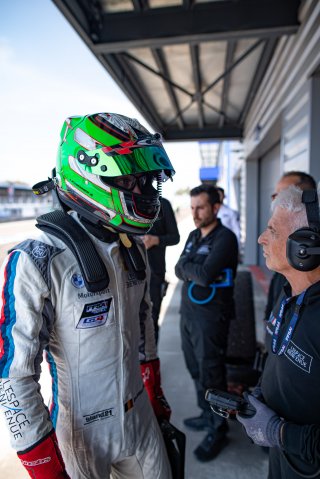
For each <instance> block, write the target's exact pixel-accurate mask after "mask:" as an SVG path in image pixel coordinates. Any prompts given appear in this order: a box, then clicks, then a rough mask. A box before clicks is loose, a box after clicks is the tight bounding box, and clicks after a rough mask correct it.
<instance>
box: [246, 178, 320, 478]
mask: <svg viewBox="0 0 320 479" xmlns="http://www.w3.org/2000/svg"><path fill="white" fill-rule="evenodd" d="M318 202H319V198H318V194H317V192H316V190H308V191H302V190H301V189H300V188H298V187H296V186H290V187H288V188H286V189H284V190H282V191H281V192H279V194H278V195H277V197H276V198H275V199H274V201H273V203H272V216H271V218H270V220H269V223H268V226H267V229H266V230H265V231H264V232H263V233H262V234H261V236H260V237H259V239H258V242H259V243H260V244H261V245H262V247H263V253H264V256H265V258H266V265H267V267H268V268H269V269H271V270H273V271H277V272H279V273H281V274H283V275H284V276H285V278H286V279H287V281H288V283H287V284H286V285H285V286H284V289H283V294H282V295H280V297H279V299H278V301H277V303H276V304H275V306H274V308H273V313H272V315H271V317H270V319H269V320H268V322H267V348H268V357H267V360H266V364H265V368H264V371H263V373H262V377H261V380H260V383H259V385H258V386H257V387H256V388H255V389H254V391H253V393H252V395H247V399H248V400H249V401H250V403H251V404H252V405H253V406H254V407H255V409H256V413H255V414H254V415H253V416H252V417H251V418H244V417H242V416H241V415H239V414H238V415H237V418H238V420H239V421H240V422H241V423H242V424H243V426H244V427H245V429H246V432H247V434H248V435H249V437H250V438H251V439H252V440H253V442H255V443H256V444H258V445H260V446H266V447H269V448H270V451H269V476H268V478H269V479H299V478H301V477H309V478H315V477H317V478H319V477H320V412H319V404H320V381H319V375H320V321H319V310H320V233H319V231H320V219H319V206H318V205H319V203H318ZM308 248H317V250H316V251H315V250H314V251H310V250H308Z"/></svg>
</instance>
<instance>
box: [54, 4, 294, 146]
mask: <svg viewBox="0 0 320 479" xmlns="http://www.w3.org/2000/svg"><path fill="white" fill-rule="evenodd" d="M53 2H54V3H55V5H56V6H57V7H58V8H59V10H60V11H61V12H62V13H63V15H64V16H65V17H66V19H67V20H68V21H69V22H70V24H71V25H72V26H73V27H74V28H75V30H76V31H77V32H78V34H79V35H80V36H81V38H82V39H83V41H84V42H85V43H86V45H87V46H88V47H89V48H90V50H91V51H92V52H93V54H94V55H95V56H96V58H97V59H98V60H99V61H100V62H101V63H102V65H103V66H104V67H105V69H106V70H107V71H108V72H109V74H110V75H111V76H112V78H113V79H114V80H115V81H116V83H117V84H118V85H119V87H120V88H121V89H122V91H123V92H124V93H125V94H126V95H127V96H128V98H129V99H130V100H131V101H132V103H133V104H134V105H135V107H136V108H137V109H138V110H139V111H140V113H141V114H142V115H143V116H144V118H145V119H146V121H148V123H149V124H150V125H151V126H152V127H153V128H154V130H155V131H158V132H160V133H161V134H162V135H163V138H164V139H165V140H201V139H213V138H215V139H239V138H241V137H242V134H243V126H244V122H245V119H246V116H247V113H248V111H249V109H250V106H251V104H252V102H253V100H254V98H255V95H256V93H257V90H258V87H259V84H260V82H261V80H262V78H263V76H264V73H265V71H266V69H267V67H268V65H269V63H270V61H271V59H272V56H273V53H274V51H275V48H276V45H277V42H278V40H279V38H280V37H282V36H284V35H292V34H294V33H296V32H297V29H298V27H299V21H298V10H299V6H300V3H301V0H53Z"/></svg>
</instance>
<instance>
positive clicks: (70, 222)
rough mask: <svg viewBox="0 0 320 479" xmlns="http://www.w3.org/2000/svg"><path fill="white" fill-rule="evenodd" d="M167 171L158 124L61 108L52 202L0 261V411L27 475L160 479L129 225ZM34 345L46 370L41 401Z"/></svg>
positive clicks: (142, 222)
mask: <svg viewBox="0 0 320 479" xmlns="http://www.w3.org/2000/svg"><path fill="white" fill-rule="evenodd" d="M173 174H174V170H173V168H172V165H171V163H170V160H169V158H168V156H167V154H166V152H165V150H164V148H163V146H162V143H161V139H160V135H159V134H157V133H156V134H151V133H150V132H149V131H148V130H146V129H145V128H144V127H143V126H142V125H141V124H140V123H139V122H138V121H137V120H135V119H131V118H127V117H125V116H122V115H119V114H113V113H98V114H92V115H86V116H83V117H80V116H77V117H70V118H68V119H67V120H66V121H65V122H64V124H63V127H62V130H61V140H60V146H59V151H58V157H57V164H56V169H54V170H53V175H52V178H49V179H48V181H42V182H40V183H38V184H37V185H35V186H34V187H33V190H34V192H35V193H36V194H43V193H47V192H50V191H52V193H53V196H54V198H55V202H54V204H55V209H54V210H53V211H51V212H50V213H47V214H45V215H42V216H39V217H38V218H37V227H38V228H39V229H40V235H39V236H35V238H33V239H26V240H25V241H23V242H22V243H20V244H19V245H17V246H16V247H14V248H13V249H12V250H11V251H10V252H9V254H8V256H7V257H6V259H5V261H4V264H3V265H2V269H1V276H0V287H1V291H2V294H1V300H0V303H1V308H0V309H1V317H0V377H1V380H0V409H1V410H2V412H3V414H4V418H5V422H6V424H7V426H8V429H9V431H10V438H11V444H12V447H13V448H14V449H15V450H16V451H17V454H18V457H19V458H20V460H21V462H22V464H23V466H24V467H25V468H26V469H27V471H28V473H29V475H30V477H32V478H35V479H61V478H72V479H106V478H109V477H112V478H113V479H118V478H131V479H143V478H144V479H170V478H171V476H172V475H171V469H170V464H169V460H168V456H167V452H166V449H165V445H164V441H163V438H162V435H161V431H160V427H159V423H160V422H161V421H162V420H163V419H167V420H168V419H169V417H170V413H171V411H170V407H169V405H168V403H167V402H166V400H165V397H164V395H163V392H162V389H161V384H160V367H159V359H158V358H157V353H156V346H155V335H154V327H153V322H152V317H151V307H150V299H149V293H148V287H147V282H148V274H149V273H148V271H149V270H148V266H147V258H146V251H145V249H144V246H143V243H142V241H140V239H139V236H137V235H144V234H146V233H147V232H148V230H149V229H150V228H151V226H152V225H153V223H154V221H156V218H157V215H158V212H159V208H160V199H159V198H160V192H161V186H162V182H163V181H165V180H166V179H168V178H170V179H171V178H172V175H173ZM43 353H44V356H45V357H46V359H47V361H48V363H49V369H50V373H51V376H52V397H51V400H50V404H49V406H48V407H47V406H46V405H45V404H44V401H43V398H42V395H41V389H40V385H39V382H38V381H39V378H40V374H41V363H42V359H43Z"/></svg>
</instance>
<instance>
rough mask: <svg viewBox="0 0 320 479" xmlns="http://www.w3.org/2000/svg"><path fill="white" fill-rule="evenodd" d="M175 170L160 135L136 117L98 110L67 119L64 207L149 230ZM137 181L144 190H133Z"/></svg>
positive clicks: (61, 164)
mask: <svg viewBox="0 0 320 479" xmlns="http://www.w3.org/2000/svg"><path fill="white" fill-rule="evenodd" d="M173 174H174V170H173V167H172V165H171V162H170V160H169V158H168V156H167V154H166V152H165V149H164V148H163V145H162V143H161V138H160V135H159V134H157V133H156V134H152V133H150V132H149V131H148V130H147V129H146V128H144V127H143V126H142V125H141V124H140V123H139V122H138V121H137V120H135V119H131V118H127V117H126V116H122V115H119V114H115V113H96V114H93V115H86V116H82V117H70V118H68V119H67V120H66V121H65V122H64V125H63V127H62V130H61V143H60V147H59V152H58V158H57V168H56V179H55V184H56V191H57V194H58V197H59V200H60V201H61V202H62V204H63V205H65V206H67V207H68V208H71V209H73V210H75V211H77V212H78V213H79V214H80V215H81V216H83V217H84V218H86V219H87V220H89V221H90V222H92V223H94V224H103V225H107V226H111V227H113V228H114V229H116V230H118V231H121V232H125V233H131V234H144V233H146V232H147V231H148V230H149V229H150V228H151V226H152V224H153V223H154V221H155V220H156V218H157V216H158V213H159V209H160V199H159V198H160V195H161V186H162V182H163V181H166V180H167V179H168V178H171V177H172V176H173ZM137 183H138V184H139V188H140V191H141V194H139V193H135V192H133V189H134V187H135V185H136V184H137ZM154 184H155V186H156V188H154V186H153V185H154Z"/></svg>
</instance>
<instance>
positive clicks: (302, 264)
mask: <svg viewBox="0 0 320 479" xmlns="http://www.w3.org/2000/svg"><path fill="white" fill-rule="evenodd" d="M302 203H304V204H305V205H306V212H307V218H308V224H309V227H308V228H307V227H306V228H300V229H298V230H296V231H294V232H293V233H292V234H291V235H290V236H289V237H288V239H287V259H288V262H289V264H290V265H291V266H292V267H293V268H294V269H298V270H299V271H312V270H313V269H316V268H317V267H318V266H320V211H319V202H318V193H317V190H305V191H303V192H302Z"/></svg>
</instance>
